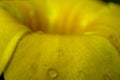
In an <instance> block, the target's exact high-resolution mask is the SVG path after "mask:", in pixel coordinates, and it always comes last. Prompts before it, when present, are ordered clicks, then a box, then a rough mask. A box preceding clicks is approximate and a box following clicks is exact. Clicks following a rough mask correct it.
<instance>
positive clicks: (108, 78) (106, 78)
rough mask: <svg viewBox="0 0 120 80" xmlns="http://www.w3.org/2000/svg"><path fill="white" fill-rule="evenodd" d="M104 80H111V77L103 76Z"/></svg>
mask: <svg viewBox="0 0 120 80" xmlns="http://www.w3.org/2000/svg"><path fill="white" fill-rule="evenodd" d="M103 78H104V80H111V78H110V76H109V75H108V74H105V75H103Z"/></svg>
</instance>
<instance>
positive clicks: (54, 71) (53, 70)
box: [47, 69, 58, 78]
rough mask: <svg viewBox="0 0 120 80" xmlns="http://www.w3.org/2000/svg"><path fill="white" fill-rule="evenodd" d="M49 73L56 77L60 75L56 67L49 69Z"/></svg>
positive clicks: (51, 76)
mask: <svg viewBox="0 0 120 80" xmlns="http://www.w3.org/2000/svg"><path fill="white" fill-rule="evenodd" d="M47 74H48V76H49V77H50V78H56V77H57V76H58V72H57V71H56V70H55V69H49V70H48V73H47Z"/></svg>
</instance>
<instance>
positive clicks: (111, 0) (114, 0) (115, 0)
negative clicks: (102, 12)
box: [102, 0, 120, 4]
mask: <svg viewBox="0 0 120 80" xmlns="http://www.w3.org/2000/svg"><path fill="white" fill-rule="evenodd" d="M102 1H103V2H106V3H109V2H114V3H117V4H120V0H102Z"/></svg>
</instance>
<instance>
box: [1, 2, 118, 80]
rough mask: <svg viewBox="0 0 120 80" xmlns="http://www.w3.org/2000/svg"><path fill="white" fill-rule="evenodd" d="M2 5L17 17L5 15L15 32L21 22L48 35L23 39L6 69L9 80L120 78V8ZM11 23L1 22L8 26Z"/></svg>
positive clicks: (72, 4) (76, 4)
mask: <svg viewBox="0 0 120 80" xmlns="http://www.w3.org/2000/svg"><path fill="white" fill-rule="evenodd" d="M2 4H3V5H4V4H9V5H10V6H9V7H8V6H3V5H2ZM0 5H1V6H2V8H7V10H6V11H7V12H8V13H9V14H10V15H12V16H13V17H14V18H15V19H14V20H15V21H13V20H11V18H12V17H11V18H9V19H8V18H7V17H6V15H3V14H2V16H5V17H6V18H7V21H8V22H7V23H9V26H10V30H14V28H15V27H17V26H20V24H19V23H21V24H23V25H26V26H27V27H29V28H31V29H32V30H33V31H37V30H41V31H44V32H45V34H44V33H43V34H41V32H37V33H32V34H29V35H27V36H25V37H24V38H23V39H22V40H20V43H19V44H18V46H17V48H16V51H15V54H14V55H13V57H12V59H11V61H10V63H9V65H8V66H7V68H6V70H5V79H6V80H53V79H56V80H119V79H120V22H119V21H120V11H119V10H120V5H117V4H113V3H109V4H105V3H102V2H100V1H88V0H85V1H81V0H80V1H78V0H75V1H73V0H70V1H68V0H65V1H64V0H61V1H60V0H58V1H56V0H44V1H40V0H31V1H23V2H22V1H13V2H8V1H7V2H4V3H1V4H0ZM0 16H1V15H0ZM6 18H4V17H3V18H0V19H1V21H4V20H5V22H6ZM17 21H18V22H19V23H18V22H17ZM5 22H3V23H0V27H1V26H6V25H7V24H5ZM11 22H12V23H11ZM11 26H12V27H13V28H11ZM5 30H7V29H5ZM15 31H17V30H15ZM11 32H12V31H11ZM8 33H10V32H8ZM46 33H48V34H46ZM11 34H12V33H11ZM51 34H54V35H51ZM56 34H62V35H56ZM2 35H4V34H2ZM8 37H9V36H7V38H8ZM15 38H16V37H15ZM13 39H14V38H13ZM13 43H14V40H13ZM1 44H2V42H1ZM11 45H13V44H11ZM11 45H10V46H11ZM2 48H3V47H2ZM4 48H5V47H4ZM8 49H11V48H10V47H8ZM1 50H2V49H1ZM6 51H7V50H6ZM6 56H8V55H6ZM3 60H6V59H3Z"/></svg>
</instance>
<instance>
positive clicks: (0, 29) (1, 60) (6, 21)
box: [0, 8, 29, 75]
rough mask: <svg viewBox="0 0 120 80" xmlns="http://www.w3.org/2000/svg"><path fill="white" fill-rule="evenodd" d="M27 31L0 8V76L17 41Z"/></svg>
mask: <svg viewBox="0 0 120 80" xmlns="http://www.w3.org/2000/svg"><path fill="white" fill-rule="evenodd" d="M28 31H29V30H28V29H27V28H26V27H25V26H23V25H21V24H19V23H18V22H17V21H16V20H15V19H13V18H12V17H11V16H10V15H9V14H7V13H6V12H5V11H4V10H2V9H1V8H0V75H1V73H2V72H3V71H4V69H5V67H6V65H7V64H8V62H9V60H10V59H11V56H12V54H13V52H14V49H15V47H16V45H17V43H18V41H19V39H20V38H21V37H22V36H23V35H24V34H26V33H27V32H28Z"/></svg>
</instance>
